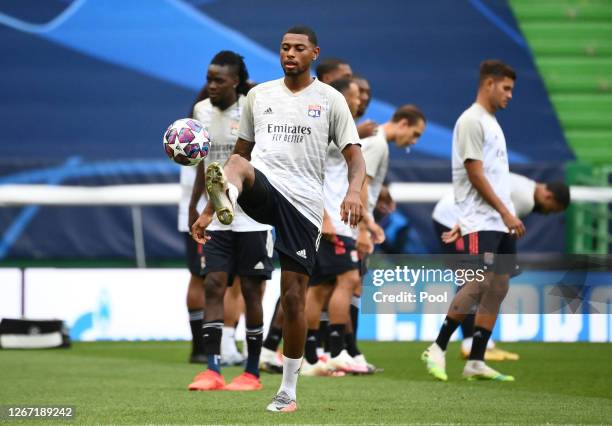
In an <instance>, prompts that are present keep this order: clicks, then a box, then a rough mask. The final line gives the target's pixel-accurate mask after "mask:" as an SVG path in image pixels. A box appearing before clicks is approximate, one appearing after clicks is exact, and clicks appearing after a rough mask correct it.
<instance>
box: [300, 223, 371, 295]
mask: <svg viewBox="0 0 612 426" xmlns="http://www.w3.org/2000/svg"><path fill="white" fill-rule="evenodd" d="M359 265H360V262H359V254H358V253H357V249H356V248H355V240H354V239H352V238H349V237H343V236H340V235H338V236H336V237H334V240H333V241H331V240H328V239H327V238H322V239H321V244H320V246H319V251H318V252H317V260H316V262H315V267H314V269H313V271H312V276H311V277H310V283H309V285H311V286H314V285H318V284H322V283H335V282H336V277H337V276H338V275H341V274H343V273H345V272H347V271H352V270H354V269H359Z"/></svg>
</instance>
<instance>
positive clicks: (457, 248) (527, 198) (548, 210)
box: [431, 173, 570, 361]
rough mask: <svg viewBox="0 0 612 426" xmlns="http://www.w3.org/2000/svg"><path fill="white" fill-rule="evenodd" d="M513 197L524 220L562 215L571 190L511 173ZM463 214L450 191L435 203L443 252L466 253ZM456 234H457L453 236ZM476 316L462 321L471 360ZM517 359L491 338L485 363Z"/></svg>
mask: <svg viewBox="0 0 612 426" xmlns="http://www.w3.org/2000/svg"><path fill="white" fill-rule="evenodd" d="M510 198H511V199H512V204H514V209H515V210H516V216H517V217H519V218H521V219H522V218H524V217H526V216H528V215H529V214H531V213H541V214H552V213H559V212H562V211H564V210H565V209H567V207H568V206H569V203H570V193H569V188H568V186H567V185H566V184H565V183H563V182H559V181H556V182H549V183H538V182H535V181H533V180H531V179H529V178H527V177H525V176H521V175H518V174H516V173H510ZM460 215H461V211H460V210H459V207H457V205H455V195H454V193H453V191H450V192H449V193H448V194H446V195H445V196H444V197H442V198H441V199H440V201H438V202H437V203H436V205H435V207H434V209H433V212H432V214H431V217H432V220H433V226H434V229H435V231H436V235H438V236H442V235H443V234H444V235H445V241H442V240H440V244H441V250H442V251H441V253H444V254H456V253H463V252H464V245H463V239H462V238H460V237H461V235H460V233H459V225H458V222H459V217H460ZM453 232H455V233H456V234H457V235H456V236H453V235H450V234H451V233H453ZM450 240H453V241H450ZM446 241H448V242H446ZM460 288H461V287H460ZM474 317H475V315H474V313H470V314H468V315H467V316H466V317H465V318H464V320H463V321H462V322H461V332H462V335H463V341H462V342H461V356H462V357H463V358H465V359H467V358H468V357H469V355H470V352H471V349H472V336H473V334H474ZM518 358H519V356H518V355H517V354H515V353H513V352H508V351H505V350H503V349H500V348H499V347H497V345H495V343H494V342H493V340H492V339H491V340H489V344H488V345H487V350H486V352H485V361H503V360H517V359H518Z"/></svg>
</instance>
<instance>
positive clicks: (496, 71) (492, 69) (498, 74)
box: [479, 59, 516, 83]
mask: <svg viewBox="0 0 612 426" xmlns="http://www.w3.org/2000/svg"><path fill="white" fill-rule="evenodd" d="M489 77H493V78H494V79H501V78H504V77H508V78H511V79H512V80H514V81H516V71H514V69H512V67H511V66H510V65H506V64H505V63H503V62H502V61H500V60H499V59H487V60H486V61H482V62H481V63H480V80H479V81H480V83H482V82H483V81H484V80H486V79H487V78H489Z"/></svg>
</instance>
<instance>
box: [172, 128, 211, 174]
mask: <svg viewBox="0 0 612 426" xmlns="http://www.w3.org/2000/svg"><path fill="white" fill-rule="evenodd" d="M210 142H211V141H210V138H209V137H208V132H207V131H206V129H205V128H204V125H203V124H202V123H200V122H199V121H198V120H194V119H193V118H182V119H180V120H176V121H175V122H174V123H172V124H171V125H170V126H168V128H167V129H166V132H165V133H164V138H163V143H164V151H165V152H166V155H167V156H168V158H170V159H171V160H172V161H174V162H175V163H178V164H180V165H182V166H195V165H196V164H198V163H199V162H200V161H202V160H203V159H204V158H206V156H207V155H208V152H209V150H210Z"/></svg>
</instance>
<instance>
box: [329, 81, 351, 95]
mask: <svg viewBox="0 0 612 426" xmlns="http://www.w3.org/2000/svg"><path fill="white" fill-rule="evenodd" d="M353 82H354V81H353V79H351V78H339V79H338V80H334V81H332V82H331V83H329V85H330V86H331V87H333V88H334V89H336V90H337V91H338V92H340V93H342V94H344V92H346V91H347V90H348V88H349V87H350V86H351V83H353Z"/></svg>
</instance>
